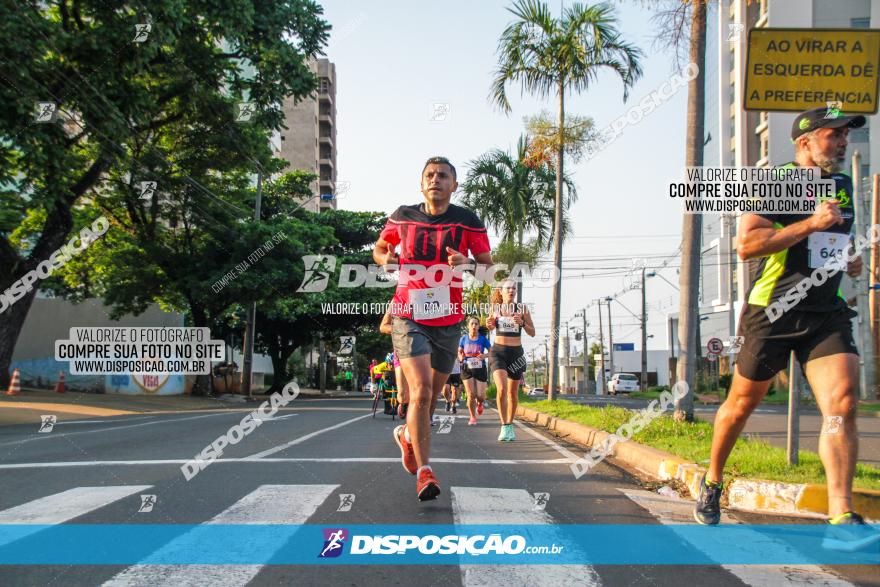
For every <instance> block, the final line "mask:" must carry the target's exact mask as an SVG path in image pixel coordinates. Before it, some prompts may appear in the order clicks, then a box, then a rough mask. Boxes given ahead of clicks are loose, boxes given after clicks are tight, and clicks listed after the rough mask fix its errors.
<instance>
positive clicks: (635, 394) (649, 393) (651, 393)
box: [623, 389, 663, 399]
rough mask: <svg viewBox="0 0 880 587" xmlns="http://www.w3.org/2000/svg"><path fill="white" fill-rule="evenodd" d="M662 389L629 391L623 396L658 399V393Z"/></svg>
mask: <svg viewBox="0 0 880 587" xmlns="http://www.w3.org/2000/svg"><path fill="white" fill-rule="evenodd" d="M661 393H663V392H662V391H652V390H650V389H649V390H648V391H633V392H631V393H627V394H624V395H623V397H634V398H638V399H660V394H661Z"/></svg>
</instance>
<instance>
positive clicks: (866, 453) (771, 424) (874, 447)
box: [561, 395, 880, 467]
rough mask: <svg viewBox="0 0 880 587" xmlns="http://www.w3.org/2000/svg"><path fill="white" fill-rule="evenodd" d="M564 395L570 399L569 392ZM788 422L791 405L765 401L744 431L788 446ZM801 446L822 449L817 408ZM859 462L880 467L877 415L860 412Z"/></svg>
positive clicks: (626, 403) (806, 422)
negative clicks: (766, 402) (861, 414)
mask: <svg viewBox="0 0 880 587" xmlns="http://www.w3.org/2000/svg"><path fill="white" fill-rule="evenodd" d="M561 397H562V398H565V399H569V398H567V397H566V396H561ZM571 401H575V402H576V403H583V404H588V405H594V406H600V405H619V406H622V407H625V408H630V409H640V408H643V407H645V406H646V405H647V404H648V401H647V400H643V399H637V398H628V397H625V396H608V395H605V396H589V397H586V398H585V397H583V396H580V397H575V398H572V399H571ZM717 411H718V406H697V407H695V408H694V415H695V416H696V417H697V418H700V419H702V420H705V421H707V422H710V423H711V422H714V421H715V412H717ZM787 426H788V407H787V406H783V405H770V404H765V405H761V406H759V407H758V408H757V409H756V410H755V412H754V413H753V414H752V416H751V417H750V418H749V421H748V423H746V427H745V430H743V434H744V435H746V436H749V437H751V438H760V439H762V440H764V441H766V442H767V443H769V444H770V445H772V446H777V447H779V448H785V447H786V440H787V437H788V436H787V429H788V428H787ZM800 428H801V430H800V448H801V450H810V451H813V452H819V431H820V430H821V429H822V417H821V416H820V415H819V412H818V411H817V410H815V409H809V408H807V409H804V410H803V411H802V412H801V417H800ZM858 430H859V462H860V463H866V464H869V465H873V466H875V467H880V418H878V417H876V416H868V415H865V416H859V418H858Z"/></svg>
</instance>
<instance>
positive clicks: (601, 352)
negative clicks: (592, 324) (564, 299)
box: [596, 298, 605, 395]
mask: <svg viewBox="0 0 880 587" xmlns="http://www.w3.org/2000/svg"><path fill="white" fill-rule="evenodd" d="M596 301H597V302H599V359H600V360H601V366H600V365H599V364H598V363H597V364H596V369H598V370H599V372H601V373H602V377H600V378H599V379H600V380H601V382H602V394H601V395H604V394H605V340H604V339H605V333H604V332H603V327H602V299H601V298H599V299H598V300H596ZM597 383H598V382H597ZM596 394H597V395H599V390H598V389H597V390H596Z"/></svg>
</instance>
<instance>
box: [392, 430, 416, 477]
mask: <svg viewBox="0 0 880 587" xmlns="http://www.w3.org/2000/svg"><path fill="white" fill-rule="evenodd" d="M403 429H404V426H403V425H402V424H401V425H400V426H398V427H397V428H395V429H394V442H396V443H397V446H399V447H400V464H401V465H403V468H404V470H405V471H406V472H407V473H409V474H410V475H415V474H416V471H418V470H419V466H418V464H416V453H415V452H413V447H412V443H410V442H407V441H406V436H404V434H403Z"/></svg>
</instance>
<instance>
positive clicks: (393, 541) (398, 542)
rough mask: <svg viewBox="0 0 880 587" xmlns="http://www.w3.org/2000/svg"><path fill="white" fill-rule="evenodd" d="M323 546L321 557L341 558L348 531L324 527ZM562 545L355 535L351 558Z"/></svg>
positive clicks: (541, 550) (544, 550) (531, 550)
mask: <svg viewBox="0 0 880 587" xmlns="http://www.w3.org/2000/svg"><path fill="white" fill-rule="evenodd" d="M323 533H324V545H323V547H322V549H321V552H320V554H319V555H318V558H331V557H338V556H339V555H341V554H342V552H343V550H344V546H345V542H346V540H347V539H348V538H349V534H348V531H347V530H345V529H342V528H325V529H324V531H323ZM563 548H564V547H563V546H557V545H556V544H553V545H551V546H527V545H526V539H525V538H524V537H523V536H520V535H518V534H513V535H510V536H506V537H505V536H502V535H501V534H495V533H493V534H488V535H487V534H475V535H472V536H468V535H462V534H447V535H443V536H440V535H434V534H429V535H426V536H419V535H417V534H387V535H372V536H366V535H359V534H356V535H352V536H351V546H350V547H349V549H348V554H349V555H355V556H356V555H404V556H405V555H471V556H481V555H518V554H559V553H561V552H562V549H563Z"/></svg>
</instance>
